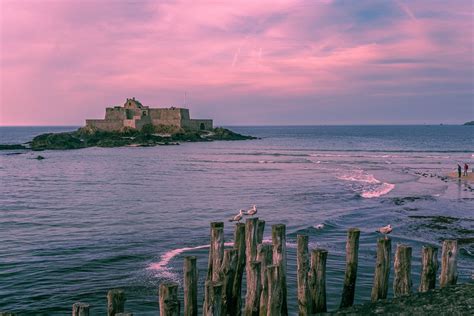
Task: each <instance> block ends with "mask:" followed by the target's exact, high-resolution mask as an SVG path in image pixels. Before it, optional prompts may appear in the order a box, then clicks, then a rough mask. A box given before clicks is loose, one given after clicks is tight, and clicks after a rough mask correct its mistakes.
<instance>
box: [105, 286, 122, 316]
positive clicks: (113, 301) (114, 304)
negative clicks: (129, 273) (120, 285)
mask: <svg viewBox="0 0 474 316" xmlns="http://www.w3.org/2000/svg"><path fill="white" fill-rule="evenodd" d="M125 300H126V298H125V292H124V291H123V290H121V289H113V290H110V291H109V292H108V293H107V316H115V314H117V313H123V310H124V308H125Z"/></svg>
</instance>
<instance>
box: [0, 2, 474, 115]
mask: <svg viewBox="0 0 474 316" xmlns="http://www.w3.org/2000/svg"><path fill="white" fill-rule="evenodd" d="M1 5H2V8H1V11H2V13H1V14H2V16H1V28H2V30H1V40H2V43H1V44H2V45H1V46H2V49H1V56H0V59H1V68H2V78H1V104H2V106H1V113H0V114H1V120H0V124H80V123H82V121H83V119H85V118H86V117H100V116H101V115H102V114H103V108H104V107H105V106H109V105H111V104H115V103H120V102H121V101H122V99H124V98H125V97H130V96H132V95H133V96H136V97H139V98H141V99H142V101H143V102H144V103H146V104H150V105H153V106H167V105H173V104H174V105H179V102H180V101H181V99H182V94H183V92H184V91H188V92H189V94H190V95H191V101H192V102H193V103H192V111H193V113H195V114H196V115H197V116H217V117H219V114H216V113H215V112H216V111H217V112H219V111H220V112H222V113H224V112H226V111H229V107H230V106H233V105H230V104H226V100H229V99H232V98H234V99H235V98H239V97H242V96H248V95H252V96H255V100H259V101H258V102H260V101H261V100H262V99H265V98H267V100H268V104H271V102H274V98H279V101H278V102H280V104H279V106H281V107H283V108H284V107H285V105H284V104H283V103H284V102H287V105H286V107H287V108H288V110H290V109H292V107H294V106H295V105H294V103H295V102H291V101H288V100H291V98H295V97H298V98H300V97H307V98H314V97H334V98H337V97H340V96H344V95H351V94H363V95H399V96H403V95H413V94H416V93H417V92H416V91H414V89H415V87H416V88H417V89H418V90H419V91H418V93H419V94H420V95H430V94H432V95H436V94H439V93H443V89H444V91H445V92H446V93H447V94H449V93H453V91H458V92H461V93H466V91H467V90H469V86H471V87H472V79H471V75H472V61H473V60H472V53H473V51H472V19H473V16H472V10H470V4H469V1H465V2H464V1H456V2H455V3H454V4H453V3H446V2H444V1H443V2H441V1H434V2H430V3H429V4H427V3H426V2H422V1H415V2H412V1H410V2H408V1H401V0H400V1H395V2H393V3H392V2H383V3H382V4H380V3H378V2H371V1H368V2H364V1H361V2H354V3H349V4H345V3H340V2H338V1H321V2H316V1H230V2H215V3H214V2H213V3H209V2H200V1H169V2H168V1H165V2H155V1H137V2H119V1H86V2H80V3H79V2H75V1H45V2H39V1H33V0H30V1H13V0H5V1H2V2H1ZM467 30H471V31H467ZM446 43H449V45H446ZM469 68H470V69H471V72H470V71H469ZM440 89H441V91H440ZM269 96H271V98H269ZM270 99H271V100H272V101H270ZM341 102H343V100H342V99H341ZM344 102H345V101H344ZM260 103H261V104H262V106H268V105H264V104H265V102H260ZM11 104H15V106H14V107H11V106H7V105H11ZM216 104H219V105H218V106H217V105H216ZM243 106H245V105H243ZM347 106H348V107H350V105H347ZM230 123H232V122H230ZM236 123H237V122H236ZM241 123H245V122H241Z"/></svg>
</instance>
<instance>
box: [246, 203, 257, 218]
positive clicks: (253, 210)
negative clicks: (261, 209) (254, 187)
mask: <svg viewBox="0 0 474 316" xmlns="http://www.w3.org/2000/svg"><path fill="white" fill-rule="evenodd" d="M255 214H257V205H255V204H254V205H253V206H252V208H251V209H249V210H248V211H247V212H246V213H245V215H251V216H254V215H255Z"/></svg>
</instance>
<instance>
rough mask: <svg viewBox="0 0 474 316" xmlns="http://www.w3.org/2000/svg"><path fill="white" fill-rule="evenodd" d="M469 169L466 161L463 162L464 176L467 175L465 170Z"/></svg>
mask: <svg viewBox="0 0 474 316" xmlns="http://www.w3.org/2000/svg"><path fill="white" fill-rule="evenodd" d="M468 171H469V166H468V164H467V163H464V176H465V177H467V172H468Z"/></svg>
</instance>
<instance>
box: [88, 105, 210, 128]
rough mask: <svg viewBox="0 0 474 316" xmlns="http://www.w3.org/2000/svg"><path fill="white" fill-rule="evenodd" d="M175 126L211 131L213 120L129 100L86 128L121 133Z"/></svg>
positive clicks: (106, 111) (111, 109) (180, 109)
mask: <svg viewBox="0 0 474 316" xmlns="http://www.w3.org/2000/svg"><path fill="white" fill-rule="evenodd" d="M147 124H152V125H154V126H160V125H164V126H174V127H178V128H184V129H188V130H211V129H212V128H213V126H212V120H210V119H203V120H201V119H191V118H190V116H189V109H185V108H176V107H170V108H150V107H148V106H144V105H143V104H141V103H140V101H138V100H136V99H135V98H131V99H127V101H126V102H125V103H124V105H123V106H114V107H110V108H106V109H105V119H103V120H95V119H93V120H86V127H91V128H94V129H98V130H103V131H110V132H111V131H121V130H123V129H124V128H126V127H129V128H135V129H141V128H142V127H143V126H144V125H147Z"/></svg>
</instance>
